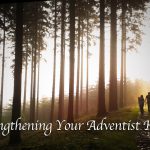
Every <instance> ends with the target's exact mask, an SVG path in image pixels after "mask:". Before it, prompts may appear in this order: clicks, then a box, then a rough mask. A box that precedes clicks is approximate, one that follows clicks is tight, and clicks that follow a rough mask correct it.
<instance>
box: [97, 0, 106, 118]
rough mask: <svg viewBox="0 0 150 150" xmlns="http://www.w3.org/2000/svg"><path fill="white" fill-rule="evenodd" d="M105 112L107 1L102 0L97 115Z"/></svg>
mask: <svg viewBox="0 0 150 150" xmlns="http://www.w3.org/2000/svg"><path fill="white" fill-rule="evenodd" d="M105 113H106V106H105V1H104V0H100V56H99V86H98V112H97V116H101V115H104V114H105Z"/></svg>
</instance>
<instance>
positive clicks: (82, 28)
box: [80, 17, 84, 113]
mask: <svg viewBox="0 0 150 150" xmlns="http://www.w3.org/2000/svg"><path fill="white" fill-rule="evenodd" d="M83 32H84V23H83V17H82V18H81V81H80V110H81V111H80V113H81V112H82V109H83V106H82V105H83V61H84V60H83V36H84V35H83Z"/></svg>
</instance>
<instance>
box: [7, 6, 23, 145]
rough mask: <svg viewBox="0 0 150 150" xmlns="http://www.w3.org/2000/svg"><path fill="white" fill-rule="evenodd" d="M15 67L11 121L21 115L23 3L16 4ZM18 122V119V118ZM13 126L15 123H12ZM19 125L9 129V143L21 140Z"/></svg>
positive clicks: (17, 142)
mask: <svg viewBox="0 0 150 150" xmlns="http://www.w3.org/2000/svg"><path fill="white" fill-rule="evenodd" d="M15 41H16V43H15V68H14V95H13V104H12V118H11V120H12V122H13V123H14V124H15V122H16V120H17V119H18V118H19V117H20V116H21V74H22V44H23V4H22V3H17V4H16V31H15ZM19 122H20V120H19ZM13 127H15V125H13ZM20 133H21V132H20V130H19V126H18V127H17V129H16V130H11V131H10V139H9V142H10V144H19V143H20V142H21V135H20Z"/></svg>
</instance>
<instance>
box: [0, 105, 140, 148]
mask: <svg viewBox="0 0 150 150" xmlns="http://www.w3.org/2000/svg"><path fill="white" fill-rule="evenodd" d="M137 114H138V109H137V108H126V109H121V110H119V111H117V112H112V113H110V114H108V115H107V118H108V120H107V122H123V121H129V120H132V121H134V120H136V118H137ZM91 119H95V120H96V121H97V122H99V121H100V120H101V118H96V117H94V116H91V117H85V118H81V119H80V120H79V121H80V122H83V121H85V122H86V121H87V120H91ZM135 137H136V131H104V130H103V131H93V130H90V131H87V130H84V128H83V129H82V131H54V132H52V134H51V135H50V136H48V137H45V136H44V135H43V132H41V131H38V132H34V133H33V132H29V133H23V135H22V144H21V145H19V146H18V149H23V150H28V149H30V150H41V149H42V150H136V149H137V148H136V140H135ZM7 142H8V138H6V139H3V140H1V141H0V149H3V150H5V149H8V148H7V146H6V143H7Z"/></svg>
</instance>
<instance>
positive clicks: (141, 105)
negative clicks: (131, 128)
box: [138, 95, 144, 115]
mask: <svg viewBox="0 0 150 150" xmlns="http://www.w3.org/2000/svg"><path fill="white" fill-rule="evenodd" d="M138 102H139V107H140V112H141V115H143V113H144V109H143V107H144V97H143V95H141V96H140V97H138Z"/></svg>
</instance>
